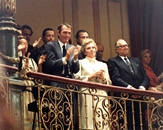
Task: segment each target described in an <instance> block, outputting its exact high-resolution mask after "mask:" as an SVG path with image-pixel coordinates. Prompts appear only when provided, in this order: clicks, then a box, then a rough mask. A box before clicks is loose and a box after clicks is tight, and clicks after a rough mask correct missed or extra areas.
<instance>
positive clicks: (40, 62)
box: [38, 54, 46, 65]
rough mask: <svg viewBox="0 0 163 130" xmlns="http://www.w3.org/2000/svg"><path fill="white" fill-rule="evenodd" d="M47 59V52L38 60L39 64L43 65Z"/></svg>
mask: <svg viewBox="0 0 163 130" xmlns="http://www.w3.org/2000/svg"><path fill="white" fill-rule="evenodd" d="M45 59H46V54H43V55H41V56H40V58H39V60H38V65H42V64H43V63H44V62H45Z"/></svg>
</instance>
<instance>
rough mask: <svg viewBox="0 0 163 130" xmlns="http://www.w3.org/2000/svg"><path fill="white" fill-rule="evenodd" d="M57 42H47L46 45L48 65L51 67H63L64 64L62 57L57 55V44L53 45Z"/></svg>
mask: <svg viewBox="0 0 163 130" xmlns="http://www.w3.org/2000/svg"><path fill="white" fill-rule="evenodd" d="M53 44H55V43H53V42H50V43H47V44H46V46H45V50H46V53H47V54H46V61H47V62H46V66H47V67H48V68H49V69H54V68H58V67H61V66H62V65H63V62H62V57H61V58H59V57H58V56H57V53H56V51H58V50H56V48H55V46H54V45H53Z"/></svg>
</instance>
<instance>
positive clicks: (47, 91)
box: [0, 64, 163, 130]
mask: <svg viewBox="0 0 163 130" xmlns="http://www.w3.org/2000/svg"><path fill="white" fill-rule="evenodd" d="M2 68H3V69H2ZM0 70H1V75H0V80H1V82H0V84H1V85H0V101H1V104H2V105H1V108H0V109H1V111H0V112H1V113H3V114H1V116H2V118H1V120H0V128H4V124H5V125H6V123H8V124H9V125H8V127H12V128H14V127H15V128H19V129H20V128H21V129H25V127H26V126H25V124H24V121H23V119H24V118H23V116H24V115H23V112H22V111H24V109H23V107H22V106H23V103H24V101H25V100H26V99H23V98H22V91H23V90H22V87H23V86H22V84H21V83H20V82H18V81H17V80H19V79H18V78H17V77H16V75H15V74H16V73H17V68H16V67H12V66H7V65H3V64H0ZM13 74H14V75H13ZM27 75H28V76H29V77H31V78H32V79H33V81H34V82H35V84H36V85H35V86H33V88H34V89H33V90H36V91H35V93H34V95H35V106H33V107H31V106H29V107H31V108H33V111H35V112H36V113H37V115H38V116H37V117H38V119H36V120H34V121H35V122H34V124H33V129H39V130H47V129H49V130H65V129H68V130H83V129H85V130H87V129H92V130H130V129H133V130H137V128H138V127H139V129H140V130H161V129H163V114H162V113H163V103H162V101H163V99H162V97H163V93H162V92H153V91H149V90H147V91H143V90H132V89H127V88H124V87H119V86H113V85H103V84H97V83H91V82H83V81H79V80H74V79H69V78H64V77H58V76H54V75H48V74H44V73H36V72H28V73H27ZM45 80H48V81H55V82H60V83H63V84H66V85H67V89H64V88H60V87H58V86H48V85H45V84H44V81H45ZM83 88H84V89H87V90H89V91H88V92H85V91H84V89H83ZM98 90H101V91H103V92H105V93H106V92H107V95H103V94H101V95H99V94H97V91H98ZM16 92H18V93H19V94H18V93H16ZM17 95H19V96H17ZM13 97H15V98H13ZM17 99H19V100H18V101H15V100H17ZM16 103H17V104H16ZM15 106H16V107H15ZM31 108H29V109H31ZM18 109H19V110H18ZM31 111H32V110H31ZM129 112H130V115H129ZM8 117H9V118H8ZM13 118H14V119H13ZM8 119H9V120H8ZM11 119H12V120H11ZM13 122H14V123H13ZM129 123H131V124H129ZM12 124H14V125H12ZM15 124H17V125H16V126H15ZM129 126H132V128H129Z"/></svg>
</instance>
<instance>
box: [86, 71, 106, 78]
mask: <svg viewBox="0 0 163 130" xmlns="http://www.w3.org/2000/svg"><path fill="white" fill-rule="evenodd" d="M94 77H95V78H100V79H102V80H105V76H104V70H99V71H96V72H95V73H93V74H92V75H90V77H89V79H90V78H94Z"/></svg>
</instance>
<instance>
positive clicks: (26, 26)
mask: <svg viewBox="0 0 163 130" xmlns="http://www.w3.org/2000/svg"><path fill="white" fill-rule="evenodd" d="M24 29H29V30H30V31H31V35H32V34H33V31H32V28H31V27H30V26H28V25H26V24H25V25H23V26H22V30H24Z"/></svg>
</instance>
